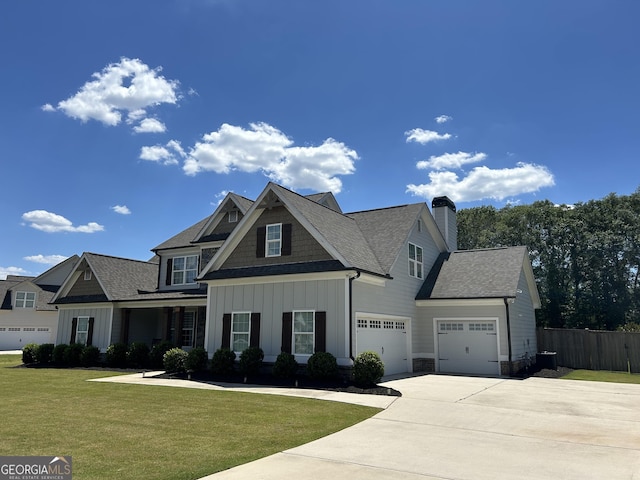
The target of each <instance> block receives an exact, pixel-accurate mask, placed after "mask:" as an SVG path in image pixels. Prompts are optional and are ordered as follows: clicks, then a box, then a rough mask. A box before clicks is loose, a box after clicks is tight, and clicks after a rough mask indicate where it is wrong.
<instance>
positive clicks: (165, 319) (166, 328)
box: [162, 307, 173, 342]
mask: <svg viewBox="0 0 640 480" xmlns="http://www.w3.org/2000/svg"><path fill="white" fill-rule="evenodd" d="M172 315H173V309H172V308H171V307H164V312H163V315H162V341H163V342H166V341H167V340H169V337H170V333H171V316H172Z"/></svg>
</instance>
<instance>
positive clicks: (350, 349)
mask: <svg viewBox="0 0 640 480" xmlns="http://www.w3.org/2000/svg"><path fill="white" fill-rule="evenodd" d="M357 278H360V271H359V270H356V274H355V276H353V277H349V358H350V359H351V361H353V360H355V357H354V356H353V281H354V280H355V279H357Z"/></svg>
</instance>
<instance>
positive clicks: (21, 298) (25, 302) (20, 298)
mask: <svg viewBox="0 0 640 480" xmlns="http://www.w3.org/2000/svg"><path fill="white" fill-rule="evenodd" d="M35 304H36V292H16V308H33V307H34V306H35Z"/></svg>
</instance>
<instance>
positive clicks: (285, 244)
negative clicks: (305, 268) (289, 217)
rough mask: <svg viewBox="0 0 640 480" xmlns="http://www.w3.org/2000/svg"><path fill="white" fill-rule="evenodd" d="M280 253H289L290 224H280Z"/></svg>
mask: <svg viewBox="0 0 640 480" xmlns="http://www.w3.org/2000/svg"><path fill="white" fill-rule="evenodd" d="M280 254H281V255H291V224H290V223H285V224H284V225H282V248H281V250H280Z"/></svg>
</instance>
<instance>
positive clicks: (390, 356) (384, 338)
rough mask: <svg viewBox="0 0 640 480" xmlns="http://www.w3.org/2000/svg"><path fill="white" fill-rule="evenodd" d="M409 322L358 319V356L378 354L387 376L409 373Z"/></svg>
mask: <svg viewBox="0 0 640 480" xmlns="http://www.w3.org/2000/svg"><path fill="white" fill-rule="evenodd" d="M407 322H408V320H406V321H405V320H392V319H382V318H364V317H363V318H358V323H357V331H356V354H358V353H361V352H366V351H373V352H377V353H378V355H380V358H382V361H383V362H384V374H385V375H392V374H394V373H404V372H408V371H409V367H408V363H407V358H408V356H407V326H408V325H407Z"/></svg>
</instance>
